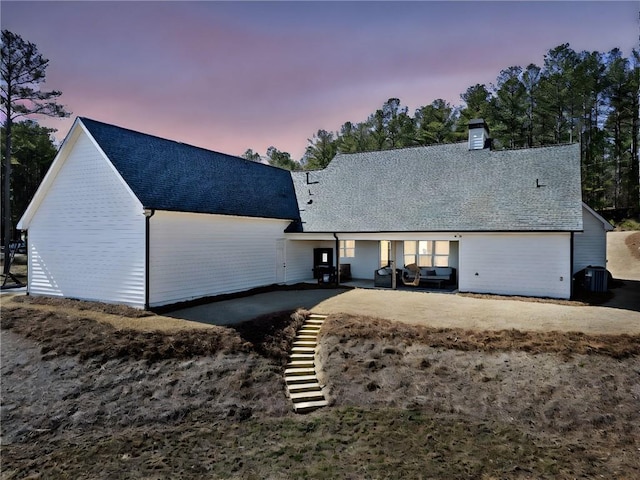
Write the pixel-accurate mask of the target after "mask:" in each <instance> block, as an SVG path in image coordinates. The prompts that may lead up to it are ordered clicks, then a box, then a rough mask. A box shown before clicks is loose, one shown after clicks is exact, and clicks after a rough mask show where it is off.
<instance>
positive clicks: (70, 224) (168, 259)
mask: <svg viewBox="0 0 640 480" xmlns="http://www.w3.org/2000/svg"><path fill="white" fill-rule="evenodd" d="M298 218H299V213H298V210H297V206H296V199H295V192H294V189H293V184H292V182H291V177H290V175H289V173H288V172H287V171H284V170H281V169H278V168H274V167H270V166H266V165H262V164H260V163H254V162H249V161H246V160H243V159H240V158H236V157H231V156H228V155H223V154H220V153H216V152H211V151H207V150H203V149H200V148H196V147H192V146H188V145H184V144H182V143H177V142H172V141H169V140H164V139H161V138H157V137H153V136H150V135H144V134H141V133H137V132H133V131H131V130H126V129H123V128H119V127H115V126H112V125H107V124H104V123H99V122H95V121H92V120H89V119H85V118H78V119H77V120H76V121H75V123H74V125H73V127H72V128H71V131H70V132H69V134H68V135H67V137H66V139H65V141H64V143H63V145H62V147H61V148H60V151H59V153H58V155H57V157H56V158H55V160H54V162H53V164H52V166H51V169H50V170H49V172H48V173H47V175H46V177H45V178H44V180H43V182H42V184H41V185H40V187H39V189H38V191H37V192H36V194H35V196H34V198H33V200H32V202H31V204H30V205H29V207H28V208H27V210H26V212H25V213H24V215H23V217H22V219H21V220H20V222H19V224H18V228H20V229H23V230H28V268H29V285H28V288H29V294H31V295H52V296H63V297H72V298H80V299H87V300H99V301H104V302H112V303H123V304H127V305H132V306H135V307H141V308H149V307H154V306H159V305H165V304H169V303H176V302H181V301H186V300H191V299H194V298H198V297H204V296H208V295H215V294H220V293H228V292H234V291H239V290H246V289H249V288H252V287H257V286H262V285H269V284H274V283H278V282H283V281H284V280H285V277H284V269H283V268H282V267H283V266H284V250H283V249H284V244H283V242H284V240H283V239H284V233H283V232H284V230H285V229H286V228H287V226H288V225H289V224H290V223H291V222H292V221H294V220H296V219H298ZM278 266H280V268H278Z"/></svg>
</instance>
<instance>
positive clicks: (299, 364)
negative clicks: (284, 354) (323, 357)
mask: <svg viewBox="0 0 640 480" xmlns="http://www.w3.org/2000/svg"><path fill="white" fill-rule="evenodd" d="M313 367H314V365H313V360H292V361H290V362H289V363H287V366H286V368H313Z"/></svg>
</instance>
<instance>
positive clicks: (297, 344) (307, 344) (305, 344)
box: [293, 340, 318, 347]
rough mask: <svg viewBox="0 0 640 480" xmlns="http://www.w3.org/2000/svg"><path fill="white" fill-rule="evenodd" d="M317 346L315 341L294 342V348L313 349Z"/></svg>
mask: <svg viewBox="0 0 640 480" xmlns="http://www.w3.org/2000/svg"><path fill="white" fill-rule="evenodd" d="M317 344H318V342H316V341H315V340H294V342H293V346H294V347H315V346H316V345H317Z"/></svg>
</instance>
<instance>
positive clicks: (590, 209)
mask: <svg viewBox="0 0 640 480" xmlns="http://www.w3.org/2000/svg"><path fill="white" fill-rule="evenodd" d="M582 208H584V209H585V210H586V211H587V212H589V213H590V214H591V215H593V216H594V217H595V218H596V219H598V221H599V222H601V223H602V225H603V227H604V229H605V230H606V231H607V232H610V231H612V230H613V225H611V224H610V223H609V222H608V221H607V220H606V219H605V218H603V217H602V216H601V215H600V214H598V212H596V211H595V210H594V209H592V208H591V207H590V206H589V205H587V204H586V203H584V202H582Z"/></svg>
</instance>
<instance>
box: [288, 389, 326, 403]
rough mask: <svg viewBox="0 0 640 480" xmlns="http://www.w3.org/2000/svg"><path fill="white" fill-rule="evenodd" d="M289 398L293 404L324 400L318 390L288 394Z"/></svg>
mask: <svg viewBox="0 0 640 480" xmlns="http://www.w3.org/2000/svg"><path fill="white" fill-rule="evenodd" d="M289 397H291V400H292V401H293V402H294V403H298V402H312V401H314V400H324V395H323V394H322V392H321V391H320V390H316V391H312V392H293V393H292V392H289Z"/></svg>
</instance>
